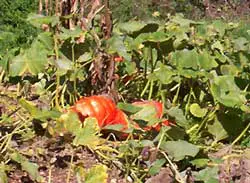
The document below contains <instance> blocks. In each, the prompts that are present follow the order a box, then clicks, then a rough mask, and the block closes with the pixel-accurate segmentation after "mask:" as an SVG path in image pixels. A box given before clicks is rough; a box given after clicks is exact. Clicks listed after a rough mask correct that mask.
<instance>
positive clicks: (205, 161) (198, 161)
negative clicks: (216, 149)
mask: <svg viewBox="0 0 250 183" xmlns="http://www.w3.org/2000/svg"><path fill="white" fill-rule="evenodd" d="M209 161H210V160H209V159H205V158H201V159H195V160H192V161H191V164H192V165H193V166H195V167H196V168H203V167H206V166H207V164H208V162H209Z"/></svg>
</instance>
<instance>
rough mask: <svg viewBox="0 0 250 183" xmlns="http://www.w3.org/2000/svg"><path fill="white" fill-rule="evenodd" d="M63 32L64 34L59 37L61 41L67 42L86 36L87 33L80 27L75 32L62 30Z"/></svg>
mask: <svg viewBox="0 0 250 183" xmlns="http://www.w3.org/2000/svg"><path fill="white" fill-rule="evenodd" d="M61 31H62V33H60V34H59V36H58V38H59V39H61V40H67V39H69V38H71V39H74V38H77V37H80V36H81V35H85V34H86V32H84V31H83V30H82V29H81V28H80V27H76V28H75V29H74V30H70V29H65V28H62V30H61Z"/></svg>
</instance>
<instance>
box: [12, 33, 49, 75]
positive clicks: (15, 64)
mask: <svg viewBox="0 0 250 183" xmlns="http://www.w3.org/2000/svg"><path fill="white" fill-rule="evenodd" d="M47 36H48V37H49V36H50V35H49V34H48V35H47ZM44 37H45V34H43V36H42V38H44ZM40 38H41V37H38V38H37V39H36V40H35V41H34V42H33V43H32V45H31V47H30V48H29V49H27V50H25V51H22V52H21V54H19V55H18V56H16V57H14V58H13V59H12V60H11V61H10V66H9V73H10V75H11V76H21V75H23V74H24V73H26V72H28V73H31V74H34V75H36V74H38V73H40V72H42V71H43V70H44V69H45V66H46V64H47V63H48V59H47V54H48V53H49V51H48V48H50V46H49V45H44V44H43V42H42V41H40V40H39V39H40ZM44 39H45V38H44ZM48 40H49V38H48Z"/></svg>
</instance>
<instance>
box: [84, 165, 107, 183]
mask: <svg viewBox="0 0 250 183" xmlns="http://www.w3.org/2000/svg"><path fill="white" fill-rule="evenodd" d="M107 171H108V168H107V167H106V166H105V165H95V166H94V167H92V168H90V170H89V171H88V172H87V174H86V176H85V183H97V182H98V183H106V182H107V179H108V173H107Z"/></svg>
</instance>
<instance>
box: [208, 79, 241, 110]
mask: <svg viewBox="0 0 250 183" xmlns="http://www.w3.org/2000/svg"><path fill="white" fill-rule="evenodd" d="M211 93H212V95H213V97H214V98H215V100H218V101H219V102H220V103H222V104H223V105H225V106H228V107H241V106H243V105H244V104H245V102H246V98H245V95H243V94H242V91H241V90H240V89H239V88H238V86H237V85H236V84H235V82H234V77H233V76H230V75H226V76H217V77H215V78H214V79H213V80H212V81H211Z"/></svg>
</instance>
